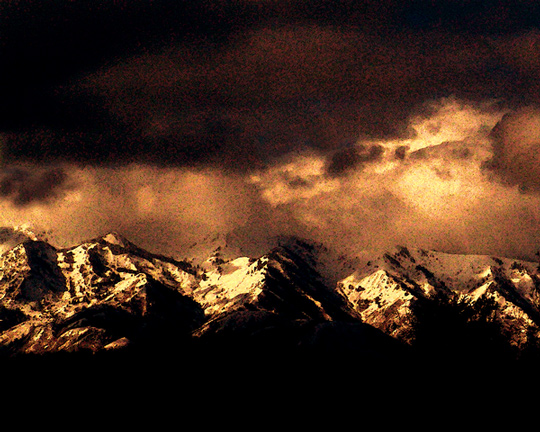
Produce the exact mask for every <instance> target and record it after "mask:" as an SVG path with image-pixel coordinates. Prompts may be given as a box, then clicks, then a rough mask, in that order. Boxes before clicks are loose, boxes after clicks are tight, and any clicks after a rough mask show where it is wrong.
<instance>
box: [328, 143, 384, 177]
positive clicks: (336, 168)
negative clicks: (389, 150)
mask: <svg viewBox="0 0 540 432" xmlns="http://www.w3.org/2000/svg"><path fill="white" fill-rule="evenodd" d="M383 155H384V148H383V147H382V146H379V145H372V146H369V147H367V146H364V145H358V146H355V147H347V148H344V149H341V150H338V151H337V152H335V153H334V154H333V155H331V157H330V158H329V160H328V162H327V166H326V172H327V174H328V175H329V176H331V177H339V176H341V175H344V174H346V173H347V172H349V171H352V170H355V169H359V168H361V167H362V165H364V164H366V163H369V162H375V161H378V160H380V159H381V158H382V156H383Z"/></svg>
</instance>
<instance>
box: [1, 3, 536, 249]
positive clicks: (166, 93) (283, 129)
mask: <svg viewBox="0 0 540 432" xmlns="http://www.w3.org/2000/svg"><path fill="white" fill-rule="evenodd" d="M539 53H540V4H539V3H538V2H535V1H525V0H523V1H510V0H499V1H472V0H471V1H464V0H453V1H427V0H426V1H413V0H411V1H397V0H394V1H392V0H377V1H371V0H368V1H353V0H259V1H257V0H251V1H250V0H215V1H182V0H146V1H143V0H110V1H98V0H84V1H83V0H73V1H67V0H49V1H42V0H14V1H7V0H0V61H1V65H2V66H1V68H0V100H1V101H2V102H1V104H0V145H1V155H2V169H1V170H0V205H1V206H2V211H3V215H4V216H3V217H2V223H5V224H9V223H15V222H16V223H23V222H25V221H26V220H28V221H29V222H30V223H31V224H35V225H43V226H45V227H46V228H47V229H49V228H51V229H57V230H58V231H60V232H63V233H64V234H66V233H67V234H66V238H67V237H69V238H70V239H73V238H75V236H74V234H73V233H74V232H77V230H80V229H81V228H80V226H83V225H84V226H87V227H91V229H86V230H84V231H85V232H89V233H90V232H91V233H94V232H96V233H98V232H99V231H101V230H107V229H109V228H110V229H118V230H124V232H125V233H126V234H128V235H133V236H135V237H137V236H138V238H139V239H141V241H142V242H143V243H145V242H146V243H147V244H152V242H154V244H155V245H156V247H157V246H158V245H159V246H160V247H161V245H162V243H163V242H162V241H161V240H163V239H164V238H168V239H171V241H172V242H174V241H176V240H178V241H184V242H185V241H187V240H186V238H185V234H182V233H185V232H186V231H187V230H191V231H192V232H193V233H195V234H193V235H192V236H191V237H193V236H196V235H198V234H199V233H200V232H203V231H205V229H206V231H211V230H212V229H215V230H228V229H231V227H235V226H237V225H238V224H241V223H245V224H246V225H249V226H250V227H249V228H246V230H245V233H244V234H245V236H248V237H249V236H254V235H262V234H261V232H260V231H257V230H256V229H255V231H253V230H254V228H253V227H254V226H260V225H261V224H267V225H272V228H271V229H270V228H269V229H268V230H267V231H268V232H272V233H280V232H281V231H287V232H288V233H301V234H305V235H311V234H313V233H315V234H319V233H322V232H326V233H329V234H327V235H326V237H325V238H322V240H327V241H329V242H330V243H334V244H335V243H336V242H337V240H336V239H338V238H354V239H356V240H357V241H358V242H363V243H364V244H365V243H373V244H384V245H386V244H388V243H392V242H394V241H398V240H399V241H403V242H409V243H414V244H422V245H424V246H426V247H440V248H442V249H445V250H456V251H463V250H468V251H470V250H483V251H489V252H500V253H508V254H514V255H516V254H519V253H520V250H521V249H523V250H524V251H525V252H524V254H528V255H531V254H532V253H533V251H534V250H535V249H537V244H538V242H539V241H540V232H539V230H538V226H539V224H538V222H539V220H538V218H539V217H540V215H539V214H538V210H537V208H538V202H537V198H538V195H539V193H540V182H539V181H538V180H537V179H538V178H540V169H539V168H538V166H539V165H540V157H539V156H538V154H539V149H540V135H539V134H538V133H537V130H538V128H539V126H540V112H539V111H538V108H537V106H538V102H539V97H540V85H539V83H540V55H539ZM456 128H457V129H456ZM491 129H493V130H491ZM472 130H474V131H475V132H474V134H473V133H472V132H471V131H472ZM456 131H457V132H456ZM458 132H459V133H458ZM473 135H474V136H473ZM448 137H451V138H452V139H453V140H455V141H456V143H454V144H448V143H447V144H445V145H444V146H442V147H438V148H437V149H431V147H432V146H435V145H439V144H441V143H443V141H445V140H448V139H449V138H448ZM415 140H416V141H415ZM479 143H480V144H479ZM421 148H424V149H425V150H423V151H422V152H420V153H415V152H416V151H418V150H419V149H421ZM441 155H442V156H441ZM480 155H484V157H483V159H482V158H481V157H480ZM486 155H487V156H486ZM537 162H538V163H537ZM385 164H386V165H385ZM392 164H394V165H392ZM389 166H392V167H393V168H392V169H391V171H384V170H385V169H386V170H390V168H388V167H389ZM384 167H387V168H384ZM167 182H168V183H167ZM473 184H474V185H477V186H473ZM425 185H428V186H429V188H428V189H425V188H426V187H428V186H425ZM458 195H459V196H462V197H463V196H466V197H467V198H470V199H471V200H473V201H474V202H473V201H470V202H468V201H467V202H464V200H463V199H462V200H461V201H460V200H457V201H455V203H454V201H453V199H454V197H455V196H458ZM465 201H466V200H465ZM501 201H505V202H506V204H504V205H503V204H500V202H501ZM111 203H114V205H113V204H111ZM149 203H152V204H149ZM441 203H443V204H444V205H443V206H442V207H441ZM451 203H454V204H455V206H454V207H451V208H450V207H448V206H449V205H450V204H451ZM483 205H487V209H484V208H481V206H483ZM445 206H446V207H445ZM193 208H196V209H197V210H193ZM157 209H159V211H158V210H157ZM54 214H56V215H58V214H61V215H62V216H59V217H56V218H55V217H54V216H53V215H54ZM172 214H174V216H171V215H172ZM6 215H8V216H6ZM246 219H247V222H246ZM516 221H519V223H517V222H516ZM55 224H56V225H61V226H62V227H61V228H59V226H55ZM173 225H174V229H173V228H171V226H173ZM67 226H69V228H66V227H67ZM201 226H204V227H206V228H204V229H202V228H201ZM299 226H300V227H301V228H298V227H299ZM359 226H364V227H365V231H366V232H367V231H369V234H366V232H364V233H362V234H359V230H358V227H359ZM77 227H79V228H77ZM150 228H151V229H152V230H154V231H161V232H162V239H161V240H160V239H157V240H156V238H153V239H152V238H149V237H148V236H147V235H146V234H144V232H146V231H148V230H149V229H150ZM255 233H256V234H255ZM503 233H506V234H505V235H503ZM520 233H521V234H520ZM70 236H71V237H70ZM351 236H352V237H351ZM381 238H383V240H384V241H381ZM475 238H476V239H478V238H481V239H482V240H481V241H480V242H479V244H480V246H478V247H476V248H475V247H473V246H472V245H474V244H475V241H476V240H474V239H475ZM190 239H192V238H190ZM501 239H502V240H501ZM66 241H67V240H66ZM477 243H478V242H477ZM169 246H170V247H171V248H174V247H175V246H174V245H172V246H171V245H169Z"/></svg>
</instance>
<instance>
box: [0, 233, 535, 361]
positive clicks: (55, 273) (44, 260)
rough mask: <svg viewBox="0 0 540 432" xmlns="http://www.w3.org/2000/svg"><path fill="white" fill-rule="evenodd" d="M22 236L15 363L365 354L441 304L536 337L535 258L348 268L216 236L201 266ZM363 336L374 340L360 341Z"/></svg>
mask: <svg viewBox="0 0 540 432" xmlns="http://www.w3.org/2000/svg"><path fill="white" fill-rule="evenodd" d="M20 240H21V241H22V242H19V243H18V244H17V245H15V246H14V247H12V248H11V249H9V250H7V251H5V252H4V253H2V254H0V350H1V351H2V352H8V353H12V354H17V353H38V354H41V353H48V352H61V351H62V352H74V351H83V352H86V351H91V352H101V351H110V350H125V349H129V347H132V346H134V345H135V346H146V345H148V344H150V343H154V342H151V341H156V340H159V341H161V342H160V343H161V344H164V345H165V346H167V345H168V344H169V343H173V342H169V341H175V340H178V337H179V336H178V335H183V336H182V338H186V337H187V338H188V339H189V340H197V341H206V340H215V338H216V337H218V338H223V337H225V336H224V335H227V336H226V337H227V338H228V339H227V340H232V339H230V338H231V337H232V338H236V337H237V336H235V335H240V334H241V335H243V336H242V338H246V337H247V338H248V340H264V341H267V342H268V340H272V341H273V343H276V341H278V344H281V345H282V344H283V343H285V342H284V341H286V344H288V345H287V346H296V347H300V346H313V344H323V343H324V344H333V345H332V346H335V344H338V345H339V346H347V347H349V348H351V347H352V349H355V350H357V349H358V350H361V351H362V350H364V349H366V346H365V344H366V343H367V342H366V341H367V340H368V339H369V338H371V337H374V339H369V340H370V341H371V342H370V343H376V344H382V345H381V346H383V345H384V346H385V347H389V346H393V345H391V344H390V345H388V343H389V342H388V340H394V341H399V342H400V343H405V344H409V345H411V344H414V342H415V337H414V334H415V333H414V331H415V328H414V326H415V325H416V322H417V317H416V315H415V314H416V310H417V308H416V306H417V305H418V304H420V305H430V304H432V303H433V302H435V301H436V299H438V298H440V295H443V296H446V297H448V298H456V299H460V300H459V301H464V302H466V303H467V304H470V305H474V304H476V303H478V304H482V302H483V301H484V299H491V300H493V301H495V302H496V304H497V305H498V308H497V311H496V314H497V319H498V320H500V321H501V322H502V323H503V324H504V329H505V332H506V333H505V334H506V335H507V337H508V339H509V340H510V341H511V343H512V344H513V345H514V346H516V347H521V346H525V345H527V344H529V345H530V343H531V341H533V342H534V341H535V340H540V339H539V325H540V308H539V305H540V274H539V269H538V264H537V263H533V262H525V261H520V260H513V259H508V258H499V257H491V256H484V255H457V254H446V253H442V252H435V251H426V250H422V249H414V248H405V247H396V248H395V249H393V250H390V251H387V252H383V253H380V254H378V255H370V254H369V253H366V252H363V254H360V255H359V256H362V259H360V258H356V259H349V258H348V257H344V256H340V255H339V254H336V253H335V252H333V251H332V250H330V249H328V248H327V247H325V246H324V245H322V244H320V243H316V242H311V241H309V240H305V239H304V240H303V239H297V238H283V239H279V241H278V242H277V244H276V246H275V247H273V248H272V249H271V250H269V251H268V252H267V253H265V254H263V255H261V256H258V257H250V256H234V255H232V254H231V249H228V251H227V253H224V250H223V247H222V246H221V245H218V246H216V245H215V242H214V241H211V242H210V243H211V244H210V245H203V244H200V245H199V247H200V250H203V249H205V250H209V251H210V252H209V254H208V255H207V256H206V258H204V259H202V257H198V258H196V259H195V258H194V259H190V260H176V259H173V258H170V257H166V256H162V255H159V254H153V253H150V252H147V251H145V250H143V249H141V248H139V247H137V246H136V245H134V244H133V243H131V242H130V241H129V240H127V239H126V238H124V237H122V236H121V235H119V234H117V233H108V234H106V235H105V236H103V237H99V238H95V239H90V240H88V241H85V242H83V243H81V244H79V245H75V246H73V247H70V248H64V249H57V248H55V247H53V246H51V245H49V244H48V243H46V242H44V241H42V240H39V239H38V238H37V237H36V238H33V239H32V238H30V237H28V236H26V235H25V236H24V237H21V238H20ZM214 240H215V239H214ZM217 240H219V239H217ZM214 246H216V247H214ZM452 296H453V297H452ZM419 302H420V303H419ZM433 304H435V303H433ZM367 328H371V329H372V330H370V332H371V331H373V332H375V333H373V334H371V333H369V334H370V335H372V336H369V338H368V339H365V338H366V337H367V336H366V335H367V333H365V332H366V329H367ZM173 334H174V335H177V336H174V337H172V336H171V335H173ZM329 335H332V336H329ZM268 338H270V339H268ZM385 338H388V339H385ZM234 340H236V339H234ZM242 340H244V339H242ZM323 341H324V342H323ZM329 341H330V342H329ZM374 341H377V342H374ZM175 343H176V342H175ZM265 343H266V342H265ZM281 345H280V346H281ZM539 345H540V344H539ZM325 346H326V345H325ZM377 346H379V345H377ZM400 346H401V345H400ZM379 348H380V346H379ZM379 348H377V350H378V349H379ZM391 349H392V350H394V349H395V347H394V348H391ZM372 351H373V348H370V349H369V350H368V352H372ZM362 352H364V351H362Z"/></svg>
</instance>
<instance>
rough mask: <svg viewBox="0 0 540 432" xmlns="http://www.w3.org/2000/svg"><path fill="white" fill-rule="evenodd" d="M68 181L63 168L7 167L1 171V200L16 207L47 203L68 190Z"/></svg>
mask: <svg viewBox="0 0 540 432" xmlns="http://www.w3.org/2000/svg"><path fill="white" fill-rule="evenodd" d="M67 180H68V175H67V173H66V172H65V171H64V170H63V169H62V168H49V169H35V168H21V167H7V168H4V169H3V170H2V171H0V198H2V199H7V200H8V201H11V202H12V203H13V204H14V205H16V206H26V205H29V204H33V203H43V202H47V201H49V200H52V199H54V198H56V197H57V196H59V195H60V194H61V193H62V191H64V190H65V189H66V187H67Z"/></svg>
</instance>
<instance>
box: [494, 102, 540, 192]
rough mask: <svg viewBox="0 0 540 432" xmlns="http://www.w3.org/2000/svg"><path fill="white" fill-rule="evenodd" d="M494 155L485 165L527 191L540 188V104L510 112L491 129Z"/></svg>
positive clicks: (539, 190)
mask: <svg viewBox="0 0 540 432" xmlns="http://www.w3.org/2000/svg"><path fill="white" fill-rule="evenodd" d="M491 139H492V144H493V157H492V158H491V159H490V160H489V161H487V162H486V164H485V165H484V167H485V168H487V169H488V170H489V172H491V173H492V174H494V175H495V176H496V177H497V178H498V179H499V180H501V181H502V182H503V183H506V184H510V185H517V186H518V187H519V188H520V189H521V190H522V191H523V192H527V191H528V192H535V193H539V192H540V108H538V106H527V107H522V108H520V109H518V110H516V111H513V112H510V113H508V114H506V115H505V116H504V117H503V118H502V119H501V121H500V122H499V123H497V125H496V126H495V127H494V128H493V130H492V132H491Z"/></svg>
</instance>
